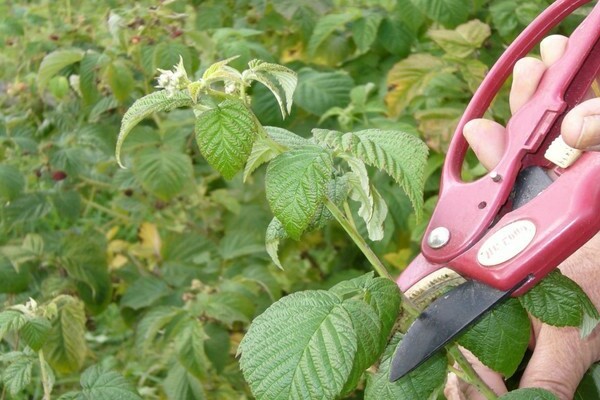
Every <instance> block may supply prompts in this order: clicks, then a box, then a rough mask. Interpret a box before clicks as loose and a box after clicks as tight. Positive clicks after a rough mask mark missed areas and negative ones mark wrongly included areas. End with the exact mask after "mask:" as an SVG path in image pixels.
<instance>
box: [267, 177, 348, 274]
mask: <svg viewBox="0 0 600 400" xmlns="http://www.w3.org/2000/svg"><path fill="white" fill-rule="evenodd" d="M349 190H350V186H349V184H348V175H347V174H346V175H342V176H341V177H336V178H335V179H332V180H331V181H329V183H328V184H327V198H328V199H330V200H331V201H332V202H333V203H334V204H336V205H337V206H340V205H341V204H342V203H343V202H344V201H345V200H346V198H347V197H348V192H349ZM332 219H333V215H332V214H331V212H330V211H329V209H328V208H327V206H326V205H325V204H320V205H319V206H318V207H317V211H316V212H315V215H314V216H313V218H312V220H311V222H310V224H309V226H308V227H307V228H306V229H307V231H312V230H316V229H321V228H323V227H324V226H325V225H326V224H327V223H328V222H329V221H331V220H332ZM287 238H288V234H287V232H286V231H285V229H284V227H283V225H282V224H281V222H280V221H279V220H278V219H277V218H273V219H272V220H271V222H270V223H269V226H268V227H267V232H266V235H265V247H266V250H267V253H268V254H269V256H270V257H271V260H273V262H274V263H275V265H276V266H277V267H279V268H281V269H283V266H282V265H281V262H280V260H279V255H278V253H277V251H278V249H279V242H280V241H281V240H283V239H287Z"/></svg>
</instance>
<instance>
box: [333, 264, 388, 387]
mask: <svg viewBox="0 0 600 400" xmlns="http://www.w3.org/2000/svg"><path fill="white" fill-rule="evenodd" d="M330 291H331V292H334V293H337V294H338V295H340V296H341V297H342V298H345V299H347V298H349V300H347V301H346V302H345V303H344V304H345V305H346V307H348V309H349V310H350V315H351V318H352V323H353V326H354V329H355V330H356V333H357V337H358V339H359V340H358V352H357V354H356V358H355V360H354V365H353V368H352V372H351V373H350V378H349V379H348V381H347V382H346V385H345V387H344V393H347V392H350V391H352V390H354V389H355V387H356V384H357V383H358V381H359V379H360V377H361V376H362V374H363V373H364V371H365V370H366V369H367V368H368V367H369V366H371V365H372V364H373V363H374V362H375V361H376V360H377V358H379V356H380V354H381V353H382V352H383V350H384V349H385V347H386V344H387V342H388V338H389V336H390V332H391V330H392V328H393V327H394V323H395V322H396V318H397V316H398V312H399V310H400V291H399V290H398V286H397V285H396V284H395V283H394V282H392V281H390V280H389V279H385V278H373V273H369V274H366V275H363V276H360V277H358V278H355V279H351V280H349V281H343V282H341V283H339V284H337V285H336V286H334V287H332V288H331V289H330ZM358 299H360V300H361V301H358ZM364 307H368V308H370V310H371V311H370V312H368V311H366V310H365V309H364Z"/></svg>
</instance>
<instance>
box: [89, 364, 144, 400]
mask: <svg viewBox="0 0 600 400" xmlns="http://www.w3.org/2000/svg"><path fill="white" fill-rule="evenodd" d="M81 388H82V389H81V394H80V396H79V398H80V399H81V400H115V399H119V400H141V399H142V398H141V397H140V396H139V395H138V394H137V393H136V390H135V388H134V386H133V385H132V384H130V383H129V382H127V380H126V379H125V378H123V376H121V375H120V374H118V373H117V372H114V371H107V370H105V369H104V368H102V367H101V366H100V365H94V366H92V367H90V368H88V369H86V370H85V372H84V373H83V374H81Z"/></svg>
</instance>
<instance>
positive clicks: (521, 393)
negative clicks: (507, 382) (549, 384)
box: [499, 388, 558, 400]
mask: <svg viewBox="0 0 600 400" xmlns="http://www.w3.org/2000/svg"><path fill="white" fill-rule="evenodd" d="M499 400H558V397H556V396H555V395H554V394H552V393H550V392H549V391H547V390H545V389H537V388H529V389H517V390H513V391H512V392H509V393H506V394H505V395H503V396H500V398H499Z"/></svg>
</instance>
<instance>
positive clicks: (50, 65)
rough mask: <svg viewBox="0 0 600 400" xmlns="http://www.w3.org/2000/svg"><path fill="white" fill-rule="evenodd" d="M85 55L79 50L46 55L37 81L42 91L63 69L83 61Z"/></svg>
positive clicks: (57, 51)
mask: <svg viewBox="0 0 600 400" xmlns="http://www.w3.org/2000/svg"><path fill="white" fill-rule="evenodd" d="M83 55H84V52H83V51H82V50H79V49H73V50H56V51H53V52H52V53H50V54H48V55H46V57H44V59H43V60H42V63H41V64H40V69H39V71H38V77H37V81H38V86H39V89H40V91H42V90H43V89H44V88H45V87H46V85H47V84H48V81H50V78H52V77H53V76H54V75H56V74H57V73H58V72H59V71H60V70H61V69H63V68H65V67H67V66H69V65H71V64H74V63H76V62H79V61H81V59H82V58H83Z"/></svg>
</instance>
